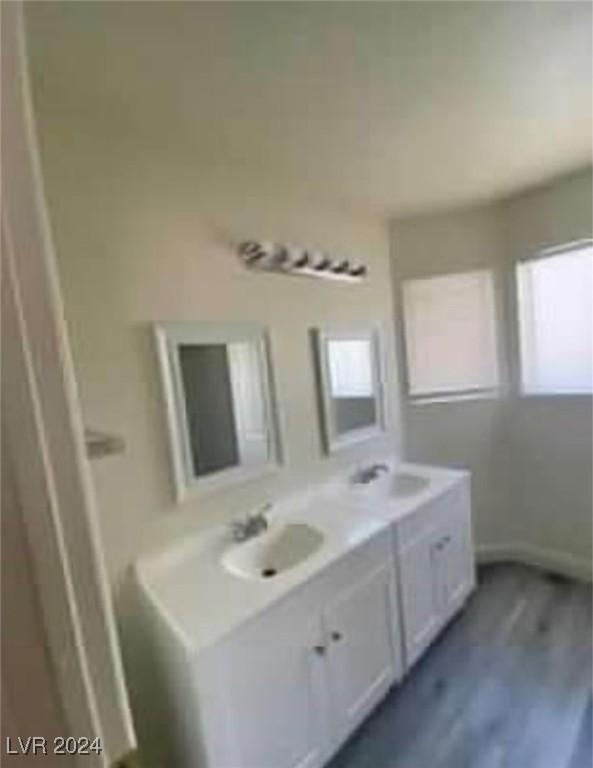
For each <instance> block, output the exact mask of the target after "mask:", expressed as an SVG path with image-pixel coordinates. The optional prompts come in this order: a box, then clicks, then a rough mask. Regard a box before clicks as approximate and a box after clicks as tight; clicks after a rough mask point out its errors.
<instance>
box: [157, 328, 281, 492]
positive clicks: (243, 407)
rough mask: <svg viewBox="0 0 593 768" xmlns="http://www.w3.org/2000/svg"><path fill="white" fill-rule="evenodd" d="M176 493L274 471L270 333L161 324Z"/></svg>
mask: <svg viewBox="0 0 593 768" xmlns="http://www.w3.org/2000/svg"><path fill="white" fill-rule="evenodd" d="M155 337H156V343H157V351H158V357H159V363H160V369H161V375H162V380H163V390H164V395H165V403H166V408H167V421H168V427H169V440H170V450H171V456H172V464H173V472H174V477H175V488H176V495H177V500H178V501H181V500H183V499H185V498H186V497H187V496H188V495H189V494H191V493H192V492H200V491H208V490H215V489H218V488H222V487H224V486H226V485H229V484H232V483H238V482H241V481H244V480H248V479H250V478H252V477H256V476H258V475H260V474H263V473H266V472H269V471H270V470H272V469H273V468H274V467H277V466H278V465H279V463H280V460H281V456H280V437H279V430H278V420H277V415H276V408H275V400H274V392H273V385H272V377H271V366H270V354H269V345H268V340H267V337H266V334H265V332H264V331H263V329H261V328H260V327H258V326H253V325H211V324H205V323H167V324H161V325H157V326H155Z"/></svg>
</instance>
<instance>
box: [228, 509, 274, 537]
mask: <svg viewBox="0 0 593 768" xmlns="http://www.w3.org/2000/svg"><path fill="white" fill-rule="evenodd" d="M271 508H272V505H271V504H264V506H263V507H262V508H261V509H259V510H258V511H257V512H255V513H252V514H249V515H247V517H246V518H245V519H244V520H233V522H232V523H231V535H232V537H233V540H234V541H237V542H239V541H247V539H252V538H253V537H254V536H258V535H259V534H260V533H263V532H264V531H267V530H268V527H269V522H268V518H267V517H266V512H269V510H270V509H271Z"/></svg>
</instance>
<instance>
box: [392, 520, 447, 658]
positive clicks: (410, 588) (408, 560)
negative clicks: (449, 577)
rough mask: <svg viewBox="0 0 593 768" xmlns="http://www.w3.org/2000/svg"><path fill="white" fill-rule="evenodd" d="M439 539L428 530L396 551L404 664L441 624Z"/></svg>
mask: <svg viewBox="0 0 593 768" xmlns="http://www.w3.org/2000/svg"><path fill="white" fill-rule="evenodd" d="M438 546H439V539H438V534H437V533H436V532H435V531H430V532H429V533H426V534H424V535H423V536H421V537H420V538H418V539H416V541H414V542H413V543H411V544H409V545H408V546H407V547H405V548H404V549H403V550H402V551H401V552H400V555H399V561H400V579H401V592H402V607H403V619H404V638H405V650H406V667H407V668H409V667H410V666H411V665H412V664H414V662H415V661H416V660H417V659H418V657H419V656H420V655H421V653H422V652H423V651H424V649H425V648H426V647H427V646H428V645H429V643H430V642H431V640H432V639H433V638H434V637H435V635H436V634H437V632H438V630H439V628H440V626H441V615H440V604H441V602H442V589H441V587H442V576H441V571H442V568H441V567H440V566H441V563H440V562H439V558H438V555H439V552H438Z"/></svg>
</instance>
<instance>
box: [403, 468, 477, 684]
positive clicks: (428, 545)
mask: <svg viewBox="0 0 593 768" xmlns="http://www.w3.org/2000/svg"><path fill="white" fill-rule="evenodd" d="M394 538H395V549H396V561H397V563H398V569H399V580H400V586H401V602H402V619H403V635H404V652H405V659H406V668H408V669H409V668H410V667H411V666H412V665H413V664H414V663H415V662H416V661H417V660H418V658H419V657H420V656H421V655H422V653H423V652H424V650H425V649H426V648H427V647H428V645H429V644H430V643H431V642H432V640H433V639H434V638H435V637H436V635H437V634H438V632H439V631H440V630H441V629H442V628H443V627H444V625H445V624H446V623H447V621H448V620H449V619H450V618H451V617H452V616H453V615H454V614H455V613H456V612H457V611H458V610H459V609H460V608H461V606H462V605H463V604H464V602H465V601H466V599H467V597H468V595H469V594H470V592H471V591H472V589H473V587H474V585H475V573H474V555H473V545H472V534H471V510H470V495H469V478H467V479H462V480H460V481H459V482H457V483H456V484H455V485H453V486H452V487H450V488H449V489H448V490H447V491H445V492H443V493H442V494H440V495H439V496H437V497H436V498H434V499H432V500H431V501H429V502H428V503H426V504H425V505H424V506H423V507H421V508H420V509H418V510H416V511H415V512H414V513H413V514H412V515H410V516H408V517H406V518H404V519H403V520H402V521H401V522H399V523H396V525H395V529H394Z"/></svg>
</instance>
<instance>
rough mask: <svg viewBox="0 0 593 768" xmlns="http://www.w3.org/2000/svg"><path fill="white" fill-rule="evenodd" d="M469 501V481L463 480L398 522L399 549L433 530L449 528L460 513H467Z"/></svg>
mask: <svg viewBox="0 0 593 768" xmlns="http://www.w3.org/2000/svg"><path fill="white" fill-rule="evenodd" d="M468 503H469V493H468V482H467V481H465V480H461V481H460V482H458V483H456V484H455V485H453V486H452V487H451V488H448V489H447V490H446V491H444V492H443V493H442V494H440V495H439V496H437V497H436V498H435V499H432V500H431V501H429V502H427V503H426V504H424V505H423V506H422V507H421V508H420V509H418V510H416V511H415V512H412V513H411V514H410V515H408V516H407V517H405V518H404V519H403V520H402V521H401V522H399V523H397V537H396V538H397V546H398V549H399V550H400V551H401V550H402V549H403V548H404V547H406V546H408V545H409V544H411V543H413V542H414V541H416V540H417V539H419V538H421V537H422V536H426V535H428V534H429V533H430V532H431V531H434V530H437V529H440V528H448V527H449V526H450V525H452V524H453V523H454V521H455V520H458V519H459V516H460V515H463V516H465V515H466V508H467V504H468Z"/></svg>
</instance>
